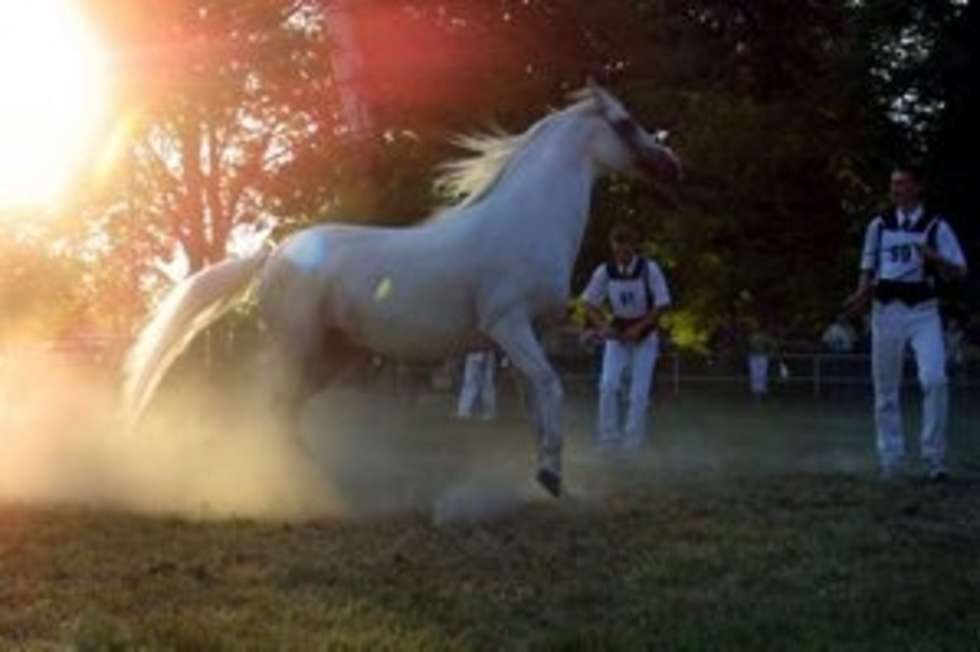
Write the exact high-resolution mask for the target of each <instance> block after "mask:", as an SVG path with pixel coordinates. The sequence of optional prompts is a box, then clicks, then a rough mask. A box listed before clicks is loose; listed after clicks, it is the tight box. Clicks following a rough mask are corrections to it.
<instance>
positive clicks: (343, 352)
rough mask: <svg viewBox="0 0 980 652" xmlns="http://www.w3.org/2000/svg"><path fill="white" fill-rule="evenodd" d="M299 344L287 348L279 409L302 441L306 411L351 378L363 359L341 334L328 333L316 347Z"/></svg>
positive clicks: (293, 432)
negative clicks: (316, 398)
mask: <svg viewBox="0 0 980 652" xmlns="http://www.w3.org/2000/svg"><path fill="white" fill-rule="evenodd" d="M299 342H301V340H297V341H294V342H292V343H289V344H288V345H285V346H284V347H283V348H284V349H285V350H284V352H283V357H284V362H285V378H284V383H283V387H282V388H281V390H280V393H279V398H278V401H277V404H278V406H277V407H278V411H279V412H280V414H281V416H282V417H283V420H284V422H285V424H286V429H287V432H289V433H290V434H291V435H292V436H293V437H295V438H296V439H297V440H299V441H301V440H302V437H301V427H300V425H301V424H300V420H301V416H302V413H303V409H304V408H305V407H306V405H307V404H308V403H309V402H310V400H311V399H312V398H313V397H314V396H316V395H317V394H319V393H320V392H322V391H323V390H324V389H327V388H328V387H330V386H331V385H335V384H337V383H340V382H343V381H344V380H345V379H346V378H348V377H349V376H350V375H351V373H352V370H353V369H355V368H356V367H357V366H358V362H359V361H360V360H361V358H362V357H363V356H360V355H359V354H358V352H357V350H356V349H354V348H353V347H352V346H350V345H349V343H348V342H347V338H346V337H344V335H343V334H342V333H340V332H338V331H327V333H326V334H325V336H324V337H323V338H321V340H320V341H318V342H317V343H316V344H315V345H313V346H305V347H304V346H297V343H299Z"/></svg>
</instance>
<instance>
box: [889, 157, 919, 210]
mask: <svg viewBox="0 0 980 652" xmlns="http://www.w3.org/2000/svg"><path fill="white" fill-rule="evenodd" d="M889 194H890V196H891V200H892V203H893V204H895V205H896V206H898V207H899V208H915V207H916V206H918V205H919V202H920V201H921V200H922V175H921V173H920V171H919V169H918V168H917V167H916V166H914V165H909V164H902V165H896V166H895V168H894V169H893V170H892V176H891V187H890V193H889Z"/></svg>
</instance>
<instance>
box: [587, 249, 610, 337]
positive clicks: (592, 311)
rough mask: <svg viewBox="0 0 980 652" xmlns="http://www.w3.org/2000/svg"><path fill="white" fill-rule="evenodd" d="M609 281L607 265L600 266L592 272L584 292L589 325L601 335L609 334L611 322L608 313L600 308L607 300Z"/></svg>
mask: <svg viewBox="0 0 980 652" xmlns="http://www.w3.org/2000/svg"><path fill="white" fill-rule="evenodd" d="M608 283H609V279H608V278H607V277H606V270H605V267H604V266H599V267H598V268H597V269H596V270H595V272H593V273H592V278H591V279H590V280H589V284H588V285H587V286H586V288H585V290H584V291H583V292H582V300H583V303H584V304H585V320H586V322H587V325H588V326H591V327H592V328H594V329H595V330H596V331H598V333H599V335H600V336H602V337H606V336H608V335H609V323H608V320H607V319H606V315H605V314H604V313H603V312H602V309H601V308H600V306H601V305H602V303H603V301H605V296H606V288H607V285H608Z"/></svg>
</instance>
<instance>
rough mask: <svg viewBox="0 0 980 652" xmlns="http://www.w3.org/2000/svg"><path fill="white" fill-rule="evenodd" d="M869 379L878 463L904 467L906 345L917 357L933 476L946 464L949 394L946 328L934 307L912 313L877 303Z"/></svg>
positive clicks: (924, 442)
mask: <svg viewBox="0 0 980 652" xmlns="http://www.w3.org/2000/svg"><path fill="white" fill-rule="evenodd" d="M871 329H872V332H871V375H872V378H873V380H874V387H875V425H876V427H877V446H878V459H879V461H880V462H881V465H882V467H884V468H893V467H895V466H898V465H900V464H903V463H904V461H905V435H904V433H903V432H902V412H901V404H900V403H899V390H900V388H901V384H902V363H903V361H904V354H905V347H906V344H910V345H911V347H912V352H913V353H914V354H915V362H916V366H917V367H918V371H919V385H920V386H921V387H922V433H921V439H920V441H921V452H922V457H923V459H924V460H925V462H926V464H927V465H928V466H929V469H930V470H931V471H937V470H943V469H944V468H945V467H944V465H945V462H946V419H947V413H948V411H949V390H948V387H947V381H946V367H945V360H946V355H945V351H944V346H943V331H942V323H941V321H940V319H939V311H938V310H937V309H936V308H935V305H934V304H932V305H926V306H919V307H915V308H910V307H908V306H906V305H905V304H904V303H902V302H900V301H892V302H891V303H889V304H887V305H882V304H879V303H875V306H874V309H873V310H872V313H871Z"/></svg>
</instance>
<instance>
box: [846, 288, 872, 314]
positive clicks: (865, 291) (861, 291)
mask: <svg viewBox="0 0 980 652" xmlns="http://www.w3.org/2000/svg"><path fill="white" fill-rule="evenodd" d="M871 293H872V286H870V285H862V286H861V287H859V288H858V289H857V290H855V291H854V292H853V293H852V294H851V295H850V296H848V297H847V298H846V299H844V302H843V303H842V304H841V308H842V309H843V310H844V312H846V313H847V314H849V315H855V314H857V313H859V312H861V311H862V310H864V309H865V308H867V307H868V303H869V302H870V301H871Z"/></svg>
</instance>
